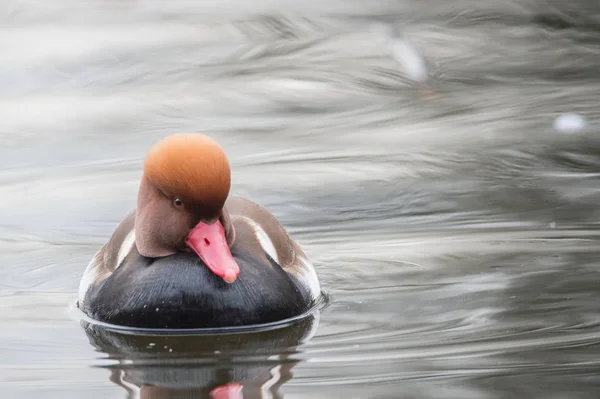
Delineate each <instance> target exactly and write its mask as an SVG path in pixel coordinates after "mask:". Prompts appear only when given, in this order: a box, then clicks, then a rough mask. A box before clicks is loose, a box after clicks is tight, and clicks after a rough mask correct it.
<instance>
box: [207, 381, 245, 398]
mask: <svg viewBox="0 0 600 399" xmlns="http://www.w3.org/2000/svg"><path fill="white" fill-rule="evenodd" d="M242 388H243V387H242V384H238V383H231V384H227V385H221V386H218V387H216V388H215V389H213V390H212V391H210V397H211V398H212V399H244V394H243V393H242Z"/></svg>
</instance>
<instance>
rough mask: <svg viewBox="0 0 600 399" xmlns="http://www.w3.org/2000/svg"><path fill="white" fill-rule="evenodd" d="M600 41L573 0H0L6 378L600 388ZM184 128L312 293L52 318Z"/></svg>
mask: <svg viewBox="0 0 600 399" xmlns="http://www.w3.org/2000/svg"><path fill="white" fill-rule="evenodd" d="M390 35H391V36H390ZM599 44H600V3H598V2H596V1H591V0H590V1H584V0H570V1H558V0H556V1H554V0H514V1H493V0H453V1H441V0H437V1H434V0H412V1H411V0H396V1H394V0H372V1H358V0H344V1H341V0H326V1H313V0H306V1H302V2H300V1H289V0H263V1H245V0H226V1H220V2H208V1H202V0H196V1H192V0H171V1H154V0H136V1H134V0H84V1H81V0H77V1H75V0H55V1H41V0H3V1H2V2H1V4H0V58H1V61H2V62H0V89H1V90H0V144H1V145H0V216H1V218H0V245H1V249H0V298H1V300H0V326H1V328H0V370H1V372H0V396H1V397H2V398H33V397H39V395H40V394H43V395H44V397H45V398H47V399H50V398H80V397H81V398H84V397H85V398H123V397H130V398H133V397H141V398H163V397H194V398H196V397H209V396H208V395H209V391H210V390H211V389H213V388H215V387H217V386H222V385H224V384H226V383H228V382H239V383H242V384H243V385H244V390H243V392H244V395H245V396H244V398H246V399H248V398H255V397H264V398H270V397H273V398H281V397H285V398H337V397H345V398H417V397H418V398H493V399H496V398H515V397H522V398H597V397H599V396H600V376H599V373H600V360H598V359H599V355H600V346H599V345H598V344H599V343H600V325H599V321H600V315H599V312H598V305H597V304H598V300H599V299H600V290H599V282H600V263H599V261H598V245H597V244H598V240H599V239H600V237H599V231H598V220H599V218H600V208H599V207H598V203H599V199H600V191H599V187H600V186H599V180H600V159H599V157H598V155H599V153H600V140H599V138H598V137H599V136H598V133H599V129H598V126H599V125H598V120H599V118H600V115H599V108H598V98H599V94H600V82H599V80H598V76H599V69H598V68H599V64H600V47H599ZM411 57H412V58H411ZM421 63H423V66H422V65H421ZM411 68H412V70H411ZM415 68H416V69H418V70H416V71H415ZM419 68H421V69H419ZM423 68H425V69H423ZM415 80H417V81H419V82H415ZM565 113H574V114H576V115H577V116H573V115H571V116H566V117H563V119H562V120H558V121H556V118H558V117H560V116H561V115H562V114H565ZM564 118H566V119H564ZM569 118H570V119H569ZM555 121H556V122H555ZM566 125H570V127H569V126H566ZM180 131H200V132H204V133H206V134H209V135H211V136H212V137H214V138H216V139H217V140H218V141H219V142H221V143H222V145H223V146H224V147H225V149H226V151H227V152H228V153H229V155H230V158H231V162H232V165H233V183H234V186H233V192H234V194H237V195H242V196H247V197H249V198H251V199H253V200H255V201H257V202H259V203H261V204H263V205H265V206H266V207H268V208H269V209H271V210H272V211H273V213H274V214H275V215H276V216H277V217H279V218H280V220H281V221H282V222H283V224H284V225H285V226H286V227H287V228H288V229H289V230H290V232H291V233H292V234H293V235H294V237H296V238H297V240H298V241H299V242H300V243H301V245H302V246H303V247H304V248H305V249H306V251H307V252H308V254H309V255H310V256H311V258H312V259H313V260H314V262H315V264H316V265H317V271H318V273H319V275H320V278H321V280H322V285H323V287H324V289H326V290H327V291H328V292H329V293H330V294H331V295H332V302H331V305H330V306H329V307H327V308H326V309H325V310H324V311H323V312H322V313H321V314H320V317H317V318H316V319H314V320H312V321H310V322H308V321H307V322H306V323H305V324H304V325H302V326H299V327H295V328H292V330H290V331H286V332H274V333H272V334H271V333H268V334H266V335H264V336H259V337H254V338H249V337H244V338H240V337H233V338H231V341H227V339H221V338H215V340H216V342H214V341H211V340H209V341H201V342H200V341H193V340H192V341H185V340H183V341H181V340H178V339H176V338H171V340H170V341H169V338H160V339H159V338H156V339H150V341H144V340H142V341H140V342H138V341H137V340H136V339H137V338H136V339H134V338H131V337H130V338H127V337H119V336H108V337H107V336H102V335H101V334H100V336H95V335H93V334H86V332H85V331H84V330H83V329H82V327H81V326H80V324H79V322H78V321H77V320H75V319H74V318H73V317H71V316H70V315H69V312H68V307H69V306H70V305H71V304H72V303H73V301H74V299H75V297H76V294H75V292H76V289H77V286H78V282H79V278H80V276H81V273H82V272H83V270H84V268H85V265H86V264H87V262H88V260H89V259H90V258H91V256H92V255H93V254H94V253H95V251H96V250H97V249H98V247H99V246H100V245H102V244H103V243H104V242H105V240H106V239H107V238H108V236H109V235H110V234H111V232H112V230H113V229H114V228H115V226H116V225H117V223H118V222H119V221H120V220H121V219H122V217H123V216H124V215H125V214H126V213H127V212H128V211H129V210H130V209H132V208H133V207H134V206H135V198H136V191H137V185H138V179H139V177H140V172H141V160H142V157H143V156H144V154H145V151H146V150H147V149H148V148H149V146H150V145H152V144H153V143H154V142H155V141H156V140H158V139H159V138H162V137H164V136H166V135H168V134H171V133H173V132H180ZM307 323H308V324H307ZM278 334H279V335H278ZM140 339H141V338H140ZM165 339H166V341H164V340H165ZM236 339H237V341H236ZM132 340H133V341H132ZM213 344H214V345H213Z"/></svg>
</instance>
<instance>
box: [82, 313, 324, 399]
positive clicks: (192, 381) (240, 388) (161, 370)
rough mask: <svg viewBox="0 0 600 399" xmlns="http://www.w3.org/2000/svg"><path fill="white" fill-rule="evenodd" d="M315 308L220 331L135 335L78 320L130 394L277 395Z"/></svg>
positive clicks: (314, 322)
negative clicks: (257, 327) (291, 320)
mask: <svg viewBox="0 0 600 399" xmlns="http://www.w3.org/2000/svg"><path fill="white" fill-rule="evenodd" d="M318 320H319V311H316V312H315V313H313V314H312V315H310V316H308V317H306V318H304V319H302V320H300V321H298V322H296V323H295V324H293V325H291V326H286V327H283V328H279V329H275V330H270V331H262V332H250V333H243V334H225V335H140V334H130V333H125V332H117V331H111V330H109V329H106V328H104V327H99V326H97V325H93V324H89V323H87V322H82V325H83V326H84V328H85V331H86V334H87V336H88V337H89V339H90V343H91V344H92V345H94V347H96V348H97V350H98V351H101V352H104V353H106V354H107V355H108V357H109V358H110V359H112V360H116V361H117V362H118V363H117V364H116V365H110V366H106V368H108V369H109V370H110V380H111V381H112V382H113V383H115V384H117V385H119V386H120V387H122V388H123V389H125V390H126V391H127V393H128V395H129V396H128V397H130V398H140V399H159V398H160V399H164V398H182V397H189V398H192V397H193V398H207V399H253V398H261V399H263V398H264V399H266V398H269V399H270V398H282V397H283V396H282V395H281V393H280V387H281V386H282V385H283V384H285V383H286V382H287V381H289V380H290V379H291V378H292V368H293V367H294V366H295V365H296V364H297V363H298V359H297V358H296V357H295V354H296V351H297V349H296V348H297V346H298V345H300V344H302V343H303V342H306V341H307V340H309V339H310V338H311V337H312V335H313V334H314V333H315V331H316V329H317V326H318Z"/></svg>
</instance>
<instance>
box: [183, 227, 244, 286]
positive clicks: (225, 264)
mask: <svg viewBox="0 0 600 399" xmlns="http://www.w3.org/2000/svg"><path fill="white" fill-rule="evenodd" d="M185 243H186V244H187V246H188V247H190V248H191V249H192V250H193V251H194V252H196V254H198V256H199V257H200V259H202V260H203V261H204V263H206V266H208V268H209V269H210V270H211V271H212V272H213V273H214V274H216V275H217V276H219V277H221V278H222V279H223V280H225V282H227V283H233V282H234V281H235V280H236V279H237V277H238V275H239V274H240V268H239V266H238V264H237V262H236V261H235V259H233V256H232V255H231V251H230V250H229V245H227V239H226V238H225V229H224V228H223V225H222V224H221V222H219V221H216V222H215V223H213V224H206V223H204V222H200V223H198V224H197V225H196V227H194V228H193V229H192V231H190V234H188V236H187V237H186V239H185Z"/></svg>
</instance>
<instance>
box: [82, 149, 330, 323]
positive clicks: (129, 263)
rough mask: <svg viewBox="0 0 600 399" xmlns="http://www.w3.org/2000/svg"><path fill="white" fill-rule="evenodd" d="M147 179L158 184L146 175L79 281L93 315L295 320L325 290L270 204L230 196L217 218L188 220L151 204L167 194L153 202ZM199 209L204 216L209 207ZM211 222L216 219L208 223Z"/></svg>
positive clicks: (112, 319)
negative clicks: (267, 206) (126, 212)
mask: <svg viewBox="0 0 600 399" xmlns="http://www.w3.org/2000/svg"><path fill="white" fill-rule="evenodd" d="M200 155H201V154H200ZM184 158H185V157H184ZM145 184H150V185H152V184H153V183H147V182H146V183H145V182H144V179H143V181H142V186H141V187H140V194H139V199H138V209H136V210H135V211H134V212H132V213H130V214H129V215H128V216H127V217H126V218H125V219H124V220H123V221H122V222H121V224H120V225H119V226H118V227H117V229H116V230H115V232H114V233H113V235H112V237H111V238H110V239H109V241H108V242H107V243H106V244H105V245H104V246H103V247H102V248H101V249H100V250H99V251H98V253H97V254H96V255H95V256H94V258H93V259H92V260H91V262H90V263H89V265H88V267H87V269H86V271H85V273H84V275H83V277H82V279H81V283H80V287H79V306H80V308H81V309H82V310H83V311H84V312H85V313H86V314H88V315H89V316H90V317H92V318H94V319H97V320H100V321H104V322H109V323H113V324H121V325H128V326H135V327H146V328H202V327H226V326H240V325H250V324H260V323H268V322H273V321H278V320H282V319H286V318H289V317H293V316H297V315H299V314H301V313H303V312H304V311H306V310H308V309H309V308H310V307H311V306H313V304H314V303H315V301H316V300H317V299H318V297H319V296H320V293H321V291H320V286H319V281H318V279H317V275H316V272H315V270H314V268H313V266H312V264H311V263H310V262H309V260H308V258H307V257H306V255H305V253H304V252H303V251H302V249H301V248H300V247H299V246H298V244H297V243H296V242H294V241H293V240H292V239H291V238H290V237H289V235H288V234H287V233H286V231H285V229H284V228H283V226H282V225H281V224H280V223H279V221H278V220H277V219H276V218H275V217H274V216H273V215H272V214H271V213H269V212H268V211H267V210H266V209H265V208H263V207H261V206H259V205H257V204H256V203H254V202H252V201H249V200H247V199H243V198H229V199H227V201H226V202H224V204H221V205H220V206H218V207H217V208H219V209H218V216H216V215H217V214H215V215H212V214H207V215H208V216H207V217H199V218H191V219H193V220H194V221H193V222H191V223H188V222H187V220H188V219H187V216H189V215H187V213H183V212H184V211H177V212H180V213H173V212H175V211H173V212H172V211H171V210H167V211H165V210H164V209H163V210H160V209H159V208H160V206H162V205H160V204H158V205H154V203H155V202H160V201H162V199H160V196H158V197H156V199H154V200H147V201H146V199H147V198H151V197H152V195H154V194H152V193H150V194H148V193H149V192H151V191H152V188H150V189H149V188H144V185H145ZM199 186H200V187H202V183H201V182H200V183H199ZM161 191H162V189H161ZM227 192H228V190H227ZM203 193H204V194H205V193H206V190H204V191H203ZM177 195H179V194H177ZM225 197H226V196H225ZM176 200H179V198H176ZM153 201H154V202H153ZM179 202H181V201H179ZM179 202H178V203H177V204H178V205H177V206H179ZM191 202H192V201H188V202H187V203H191ZM140 205H141V207H142V208H143V209H142V210H140ZM200 208H201V209H200ZM144 209H146V211H145V210H144ZM148 209H151V210H148ZM194 209H196V208H194ZM199 209H200V210H199V212H200V214H204V213H203V211H204V209H205V207H199ZM185 212H187V211H185ZM195 212H196V210H194V214H196V213H195ZM165 215H167V216H165ZM169 215H170V216H169ZM173 215H175V216H173ZM186 215H187V216H186ZM163 216H164V217H163ZM213 216H214V217H213ZM169 218H171V219H169ZM175 218H176V219H175ZM181 218H186V219H185V220H186V222H185V223H183V222H181ZM165 219H168V220H165ZM207 219H208V220H210V221H212V223H211V222H209V223H208V224H207V223H204V222H203V220H207ZM197 220H200V222H199V223H197ZM215 220H216V221H215ZM179 222H181V223H183V224H182V225H185V226H188V225H189V226H188V227H182V228H183V229H184V230H185V229H186V228H188V230H187V231H185V233H184V235H182V234H181V231H179V230H176V228H177V227H178V223H179ZM171 225H175V226H176V227H173V228H172V227H171ZM194 226H195V227H194ZM215 226H219V227H218V230H215V228H216V227H215ZM221 226H222V227H221ZM148 230H150V231H151V234H149V233H148ZM171 230H173V231H172V232H171ZM171 233H172V234H171ZM161 234H162V235H164V238H163V237H162V236H161ZM157 236H158V238H157ZM171 236H173V237H178V238H177V239H173V240H171ZM184 237H185V240H184ZM159 239H160V240H162V241H160V242H159ZM219 239H221V241H222V242H221V244H222V247H219V243H220V242H219ZM179 241H181V242H182V243H183V242H185V245H182V243H181V244H180V243H179ZM164 243H173V244H172V245H168V246H167V245H164ZM140 248H142V250H140ZM215 259H217V260H218V261H219V262H217V263H215ZM229 260H230V261H231V263H232V266H229V264H228V263H227V262H228V261H229ZM221 261H222V262H221ZM221 264H224V265H225V266H222V265H221ZM223 268H224V269H223Z"/></svg>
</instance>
